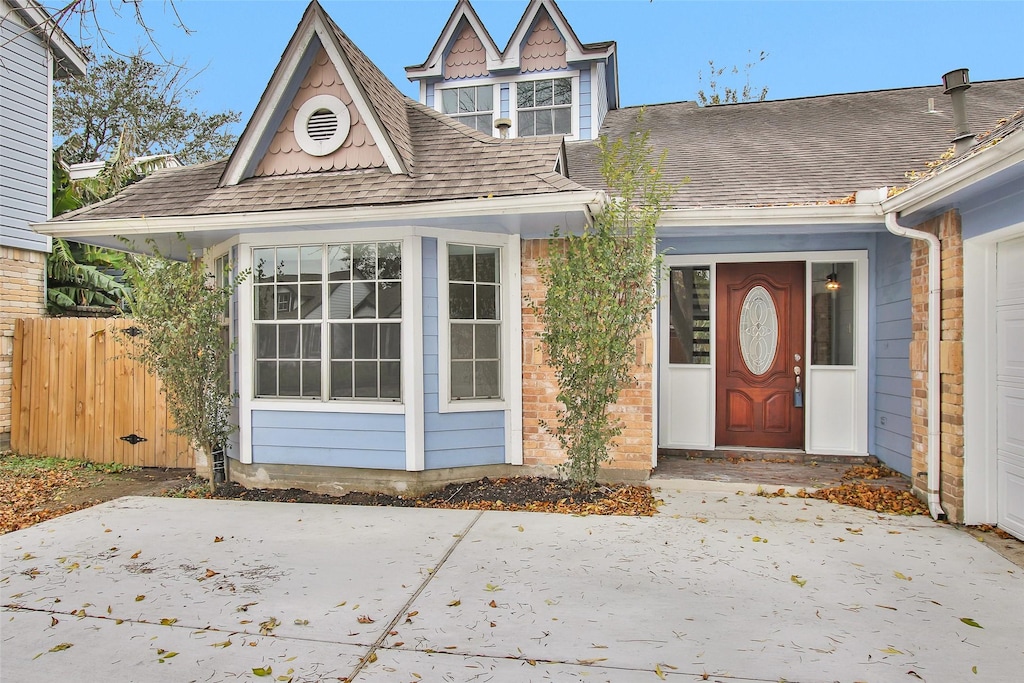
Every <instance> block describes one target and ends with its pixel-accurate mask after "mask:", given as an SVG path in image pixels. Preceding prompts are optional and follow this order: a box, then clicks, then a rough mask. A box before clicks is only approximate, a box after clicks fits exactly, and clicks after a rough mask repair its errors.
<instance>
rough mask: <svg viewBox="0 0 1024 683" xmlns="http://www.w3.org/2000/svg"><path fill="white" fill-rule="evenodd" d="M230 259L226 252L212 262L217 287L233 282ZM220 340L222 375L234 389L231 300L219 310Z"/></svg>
mask: <svg viewBox="0 0 1024 683" xmlns="http://www.w3.org/2000/svg"><path fill="white" fill-rule="evenodd" d="M233 279H234V278H233V277H232V266H231V259H230V258H229V257H228V255H227V254H224V255H223V256H220V257H218V258H217V259H216V260H215V261H214V262H213V281H214V282H215V283H216V285H217V287H218V288H219V289H222V290H223V289H226V288H228V287H230V286H231V284H232V282H233ZM220 340H221V345H222V346H223V347H224V363H225V367H224V376H225V377H227V378H228V386H229V387H231V388H232V389H234V386H233V384H232V382H233V378H232V377H231V342H232V339H231V301H230V300H228V301H225V302H224V309H223V310H221V312H220Z"/></svg>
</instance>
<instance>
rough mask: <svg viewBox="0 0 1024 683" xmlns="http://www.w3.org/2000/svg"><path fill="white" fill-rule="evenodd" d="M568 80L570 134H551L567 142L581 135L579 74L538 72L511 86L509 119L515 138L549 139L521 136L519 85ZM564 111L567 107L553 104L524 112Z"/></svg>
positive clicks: (530, 108) (509, 92)
mask: <svg viewBox="0 0 1024 683" xmlns="http://www.w3.org/2000/svg"><path fill="white" fill-rule="evenodd" d="M562 79H567V80H568V81H569V92H570V94H571V95H572V101H571V102H570V103H569V105H568V109H569V132H568V133H551V135H562V136H564V137H565V139H566V140H576V139H577V138H579V134H580V76H579V73H578V72H574V73H566V72H564V71H537V72H533V73H530V74H524V75H522V76H521V77H519V78H517V79H515V80H514V81H512V82H511V84H510V85H509V91H508V114H509V118H511V119H512V130H513V131H514V132H515V133H514V134H515V137H531V138H532V137H549V136H547V135H529V136H521V135H520V134H519V92H518V85H519V84H520V83H530V82H533V81H556V80H562ZM556 108H558V109H563V108H566V105H564V104H559V105H555V104H552V105H551V106H546V107H527V108H526V109H524V111H542V110H547V109H556Z"/></svg>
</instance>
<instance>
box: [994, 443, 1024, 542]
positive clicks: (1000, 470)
mask: <svg viewBox="0 0 1024 683" xmlns="http://www.w3.org/2000/svg"><path fill="white" fill-rule="evenodd" d="M996 472H997V476H998V477H999V492H998V496H999V504H998V508H999V526H1000V527H1002V528H1003V529H1006V530H1007V531H1009V532H1010V533H1011V534H1013V535H1014V536H1016V537H1017V538H1024V467H1021V466H1020V465H1019V464H1017V462H1016V461H1006V460H1004V459H1003V458H1002V457H1001V456H1000V458H999V463H998V464H997V465H996Z"/></svg>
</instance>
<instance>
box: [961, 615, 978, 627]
mask: <svg viewBox="0 0 1024 683" xmlns="http://www.w3.org/2000/svg"><path fill="white" fill-rule="evenodd" d="M960 621H962V622H964V623H965V624H967V625H968V626H973V627H974V628H984V626H982V625H981V624H979V623H978V622H976V621H975V620H974V619H971V618H970V617H960Z"/></svg>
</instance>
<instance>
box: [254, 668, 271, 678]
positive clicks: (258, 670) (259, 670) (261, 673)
mask: <svg viewBox="0 0 1024 683" xmlns="http://www.w3.org/2000/svg"><path fill="white" fill-rule="evenodd" d="M252 672H253V673H254V674H256V675H257V676H269V675H271V674H272V673H274V669H273V667H270V666H268V667H267V668H266V669H264V668H263V667H262V666H260V667H256V668H255V669H253V670H252Z"/></svg>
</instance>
